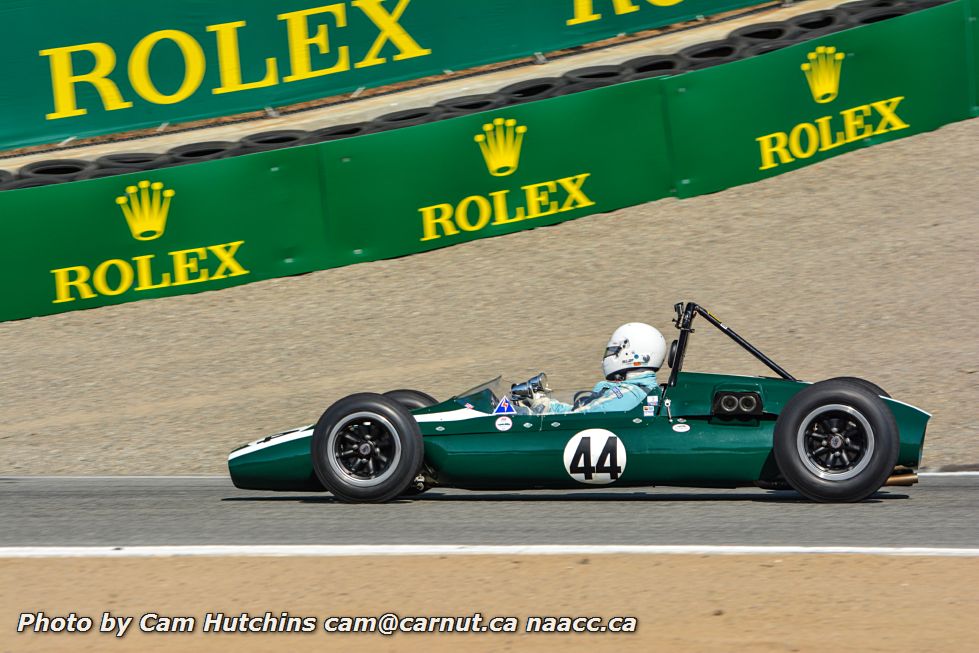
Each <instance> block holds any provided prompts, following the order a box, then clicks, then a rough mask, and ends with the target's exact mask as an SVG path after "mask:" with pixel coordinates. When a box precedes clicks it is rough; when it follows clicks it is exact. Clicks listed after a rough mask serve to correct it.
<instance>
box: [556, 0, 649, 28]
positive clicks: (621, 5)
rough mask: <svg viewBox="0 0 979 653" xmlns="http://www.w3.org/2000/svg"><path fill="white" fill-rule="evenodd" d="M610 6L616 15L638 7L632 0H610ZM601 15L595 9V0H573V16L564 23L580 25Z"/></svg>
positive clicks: (630, 11) (629, 11) (635, 9)
mask: <svg viewBox="0 0 979 653" xmlns="http://www.w3.org/2000/svg"><path fill="white" fill-rule="evenodd" d="M612 8H613V10H614V11H615V15H616V16H620V15H622V14H631V13H632V12H634V11H639V7H638V6H636V4H635V3H634V2H633V1H632V0H612ZM601 17H602V15H601V14H599V13H597V12H596V11H595V0H574V18H571V19H569V20H568V21H567V22H566V23H565V24H566V25H580V24H582V23H590V22H592V21H593V20H598V19H599V18H601Z"/></svg>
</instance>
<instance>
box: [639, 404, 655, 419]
mask: <svg viewBox="0 0 979 653" xmlns="http://www.w3.org/2000/svg"><path fill="white" fill-rule="evenodd" d="M642 416H643V417H655V416H656V406H643V407H642Z"/></svg>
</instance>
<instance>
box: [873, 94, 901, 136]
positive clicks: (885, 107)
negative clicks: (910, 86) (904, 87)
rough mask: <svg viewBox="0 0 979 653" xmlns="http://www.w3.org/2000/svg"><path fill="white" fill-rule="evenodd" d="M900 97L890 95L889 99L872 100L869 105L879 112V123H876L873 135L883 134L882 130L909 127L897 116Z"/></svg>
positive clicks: (891, 130) (889, 130)
mask: <svg viewBox="0 0 979 653" xmlns="http://www.w3.org/2000/svg"><path fill="white" fill-rule="evenodd" d="M903 99H904V96H901V97H892V98H891V99H890V100H881V101H880V102H874V103H872V104H871V105H870V106H872V107H873V108H874V109H876V110H877V112H878V113H879V114H880V124H878V125H877V129H875V130H874V135H875V136H876V135H877V134H883V133H884V132H893V131H897V130H898V129H906V128H908V127H910V125H908V123H906V122H904V121H903V120H901V119H900V118H898V117H897V113H896V111H897V105H899V104H901V100H903Z"/></svg>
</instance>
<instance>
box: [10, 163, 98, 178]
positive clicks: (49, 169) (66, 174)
mask: <svg viewBox="0 0 979 653" xmlns="http://www.w3.org/2000/svg"><path fill="white" fill-rule="evenodd" d="M93 168H95V162H94V161H85V160H83V159H51V160H48V161H36V162H34V163H28V164H27V165H26V166H24V167H23V168H21V169H20V170H19V171H18V172H17V176H18V177H20V178H21V179H58V180H61V181H71V180H72V179H75V178H76V177H78V175H80V174H82V173H83V172H87V171H89V170H92V169H93Z"/></svg>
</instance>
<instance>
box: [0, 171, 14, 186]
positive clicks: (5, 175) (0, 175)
mask: <svg viewBox="0 0 979 653" xmlns="http://www.w3.org/2000/svg"><path fill="white" fill-rule="evenodd" d="M13 178H14V173H12V172H7V171H6V170H0V184H5V183H7V182H8V181H12V180H13Z"/></svg>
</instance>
